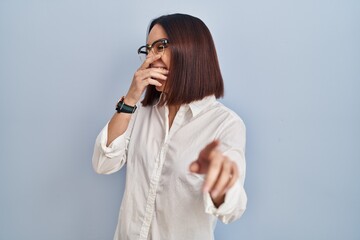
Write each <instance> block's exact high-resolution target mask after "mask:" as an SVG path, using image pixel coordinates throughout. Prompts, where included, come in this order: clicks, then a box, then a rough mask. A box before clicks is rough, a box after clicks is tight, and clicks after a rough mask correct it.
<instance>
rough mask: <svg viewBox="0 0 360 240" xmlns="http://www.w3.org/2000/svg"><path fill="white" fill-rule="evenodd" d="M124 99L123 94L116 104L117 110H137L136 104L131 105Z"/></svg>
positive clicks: (127, 111)
mask: <svg viewBox="0 0 360 240" xmlns="http://www.w3.org/2000/svg"><path fill="white" fill-rule="evenodd" d="M124 99H125V97H124V96H122V97H121V99H120V100H119V102H118V103H117V104H116V108H115V110H116V111H117V112H118V113H121V112H123V113H134V112H135V110H136V108H137V107H136V105H135V106H133V107H132V106H129V105H127V104H125V103H124Z"/></svg>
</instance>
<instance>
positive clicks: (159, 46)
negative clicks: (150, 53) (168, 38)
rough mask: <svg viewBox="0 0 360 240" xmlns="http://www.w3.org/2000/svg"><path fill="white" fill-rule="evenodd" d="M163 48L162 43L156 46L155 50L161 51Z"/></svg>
mask: <svg viewBox="0 0 360 240" xmlns="http://www.w3.org/2000/svg"><path fill="white" fill-rule="evenodd" d="M164 48H165V45H164V44H162V43H161V44H159V45H157V46H156V50H157V51H158V52H162V51H163V50H164Z"/></svg>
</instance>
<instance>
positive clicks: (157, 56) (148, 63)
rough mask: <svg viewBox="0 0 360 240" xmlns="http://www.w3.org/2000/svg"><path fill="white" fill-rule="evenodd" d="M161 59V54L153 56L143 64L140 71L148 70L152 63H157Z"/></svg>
mask: <svg viewBox="0 0 360 240" xmlns="http://www.w3.org/2000/svg"><path fill="white" fill-rule="evenodd" d="M159 58H161V54H157V55H152V56H151V57H148V58H146V59H145V61H144V62H143V64H141V66H140V68H139V70H145V69H147V68H148V67H149V66H150V64H151V63H153V62H155V61H156V60H158V59H159Z"/></svg>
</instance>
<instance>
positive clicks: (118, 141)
mask: <svg viewBox="0 0 360 240" xmlns="http://www.w3.org/2000/svg"><path fill="white" fill-rule="evenodd" d="M108 126H109V123H107V124H106V126H105V127H104V128H103V130H102V131H101V133H100V146H101V150H102V152H103V153H104V155H105V156H106V157H108V158H113V157H117V156H119V155H121V154H123V150H124V149H125V148H126V138H125V133H124V134H122V135H120V136H118V137H117V138H115V139H114V140H113V141H112V142H111V143H110V145H109V146H106V143H107V140H108Z"/></svg>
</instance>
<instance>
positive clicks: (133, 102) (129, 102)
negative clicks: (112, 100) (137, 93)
mask: <svg viewBox="0 0 360 240" xmlns="http://www.w3.org/2000/svg"><path fill="white" fill-rule="evenodd" d="M137 102H138V100H135V99H134V98H132V97H131V96H129V95H126V96H125V97H124V103H125V104H126V105H129V106H135V105H136V104H137Z"/></svg>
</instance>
